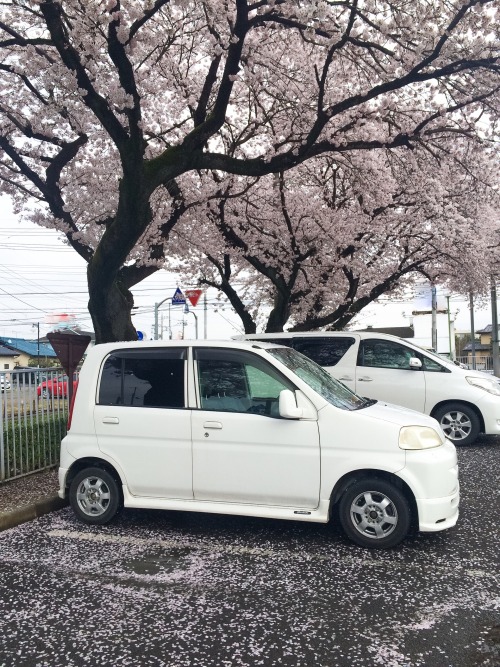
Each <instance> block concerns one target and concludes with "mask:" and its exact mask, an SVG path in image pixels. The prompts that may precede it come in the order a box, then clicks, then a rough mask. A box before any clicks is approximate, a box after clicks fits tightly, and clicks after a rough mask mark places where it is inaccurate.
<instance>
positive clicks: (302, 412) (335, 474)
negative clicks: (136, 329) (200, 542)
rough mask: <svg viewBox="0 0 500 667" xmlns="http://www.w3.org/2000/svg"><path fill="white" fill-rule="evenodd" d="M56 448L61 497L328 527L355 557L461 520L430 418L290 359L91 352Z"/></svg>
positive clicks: (170, 348)
mask: <svg viewBox="0 0 500 667" xmlns="http://www.w3.org/2000/svg"><path fill="white" fill-rule="evenodd" d="M70 420H71V423H70V428H69V430H68V433H67V435H66V437H65V438H64V439H63V441H62V443H61V463H60V469H59V482H60V490H59V495H60V496H61V498H65V497H68V496H69V501H70V503H71V506H72V507H73V510H74V511H75V513H76V515H77V516H78V517H79V518H80V519H81V520H83V521H85V522H87V523H92V524H104V523H107V522H108V521H110V520H111V519H112V518H113V517H114V515H115V514H116V513H117V511H118V510H119V509H120V508H121V507H122V506H125V507H126V508H127V507H134V508H151V509H163V510H185V511H195V512H212V513H218V514H233V515H245V516H256V517H267V518H274V519H293V520H296V521H315V522H320V523H325V522H327V521H329V519H330V517H332V516H335V517H338V520H339V521H340V524H341V526H342V528H343V530H344V531H345V533H346V534H347V536H348V537H349V538H350V539H351V540H352V541H354V542H356V543H357V544H360V545H362V546H365V547H392V546H394V545H396V544H398V543H399V542H400V541H401V540H402V539H403V538H404V537H405V536H406V535H407V534H408V532H409V531H410V530H411V529H412V528H415V529H418V530H420V531H427V532H435V531H442V530H445V529H447V528H450V527H452V526H454V525H455V523H456V521H457V518H458V504H459V482H458V468H457V455H456V450H455V447H454V445H453V444H452V443H451V442H449V441H448V440H447V439H446V438H445V437H444V434H443V432H442V430H441V428H440V426H439V424H438V422H437V421H436V420H435V419H433V418H432V417H429V416H427V415H424V414H421V413H419V412H415V411H413V410H408V409H405V408H401V407H397V406H394V405H387V404H384V403H382V402H380V401H375V400H369V399H365V398H361V397H360V396H357V395H356V394H354V393H353V392H352V391H350V390H349V389H348V388H346V387H345V386H344V385H343V384H341V383H340V382H338V381H337V380H335V379H334V378H333V377H332V376H331V375H330V374H329V373H327V372H326V371H325V370H323V369H322V368H321V367H320V366H318V365H317V364H315V363H314V362H312V361H311V360H310V359H308V358H307V357H305V356H303V355H302V354H300V353H298V352H296V351H295V350H293V349H290V348H287V347H283V346H278V345H272V344H269V343H259V342H254V343H250V342H234V341H229V342H228V341H206V340H204V341H186V340H183V341H168V342H164V341H155V342H140V343H107V344H102V345H97V346H96V347H94V348H93V349H92V350H90V352H89V353H88V356H87V358H86V360H85V362H84V365H83V368H82V371H81V373H80V378H79V383H78V387H77V391H76V396H75V400H74V405H73V409H72V413H71V415H70Z"/></svg>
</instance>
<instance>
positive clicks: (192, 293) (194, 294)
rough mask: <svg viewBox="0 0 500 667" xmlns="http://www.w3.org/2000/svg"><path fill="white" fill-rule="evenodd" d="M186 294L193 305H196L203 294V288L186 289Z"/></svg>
mask: <svg viewBox="0 0 500 667" xmlns="http://www.w3.org/2000/svg"><path fill="white" fill-rule="evenodd" d="M184 294H185V295H186V296H187V298H188V299H189V301H190V302H191V305H192V306H196V304H197V303H198V301H199V300H200V296H201V295H202V294H203V290H201V289H185V290H184Z"/></svg>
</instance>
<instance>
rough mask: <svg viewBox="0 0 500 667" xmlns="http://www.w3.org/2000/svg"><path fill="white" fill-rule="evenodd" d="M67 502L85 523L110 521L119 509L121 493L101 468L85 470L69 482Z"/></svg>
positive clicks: (113, 480)
mask: <svg viewBox="0 0 500 667" xmlns="http://www.w3.org/2000/svg"><path fill="white" fill-rule="evenodd" d="M69 502H70V505H71V507H72V508H73V511H74V512H75V514H76V515H77V517H78V518H79V519H80V520H81V521H84V522H85V523H93V524H104V523H108V522H109V521H111V519H112V518H113V517H114V516H115V514H116V513H117V512H118V510H119V508H120V502H121V492H120V489H119V486H118V484H117V483H116V481H115V479H114V478H113V477H112V476H111V475H110V474H109V473H108V472H107V471H106V470H103V469H102V468H85V469H84V470H81V471H80V472H79V473H78V474H77V475H76V476H75V478H74V479H73V481H72V482H71V486H70V489H69Z"/></svg>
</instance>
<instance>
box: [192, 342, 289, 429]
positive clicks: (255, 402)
mask: <svg viewBox="0 0 500 667" xmlns="http://www.w3.org/2000/svg"><path fill="white" fill-rule="evenodd" d="M195 358H196V361H197V366H198V390H199V397H200V407H201V409H202V410H211V411H224V412H225V411H229V412H249V413H254V414H266V415H269V416H276V417H277V416H278V415H279V411H278V404H279V395H280V392H281V391H282V390H283V389H292V390H293V389H294V387H293V385H292V384H291V383H290V382H289V381H288V380H287V379H286V378H284V377H283V376H281V375H280V374H279V373H278V371H276V369H274V368H273V367H272V366H271V365H270V364H267V363H266V361H265V360H263V359H262V358H261V357H258V356H257V355H255V354H251V353H248V352H244V351H239V350H227V349H224V350H219V349H217V348H206V349H200V350H196V351H195Z"/></svg>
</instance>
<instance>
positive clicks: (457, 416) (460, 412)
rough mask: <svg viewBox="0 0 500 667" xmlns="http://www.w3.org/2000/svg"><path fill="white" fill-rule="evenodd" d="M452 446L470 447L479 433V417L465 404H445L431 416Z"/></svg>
mask: <svg viewBox="0 0 500 667" xmlns="http://www.w3.org/2000/svg"><path fill="white" fill-rule="evenodd" d="M432 416H433V417H434V418H435V419H437V420H438V422H439V423H440V424H441V428H442V429H443V431H444V434H445V436H446V437H447V438H448V440H451V442H452V443H453V444H454V445H471V444H472V443H473V442H474V440H476V438H477V436H478V435H479V433H480V431H481V424H480V422H479V417H478V416H477V414H476V412H475V411H474V409H473V408H471V407H470V406H469V405H466V404H465V403H446V404H445V405H442V406H441V407H440V408H438V409H437V410H436V411H435V412H434V414H433V415H432Z"/></svg>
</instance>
